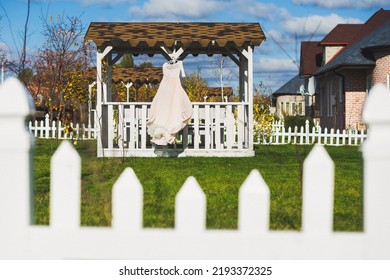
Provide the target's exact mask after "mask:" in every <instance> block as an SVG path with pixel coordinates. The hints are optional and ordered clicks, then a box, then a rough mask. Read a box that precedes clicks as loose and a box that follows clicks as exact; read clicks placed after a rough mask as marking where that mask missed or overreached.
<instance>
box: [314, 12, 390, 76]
mask: <svg viewBox="0 0 390 280" xmlns="http://www.w3.org/2000/svg"><path fill="white" fill-rule="evenodd" d="M389 47H390V20H388V21H386V22H385V23H384V24H383V25H382V26H380V27H379V28H378V29H376V30H374V31H372V32H371V33H369V34H368V35H366V36H365V37H363V38H362V39H361V40H360V41H358V42H356V43H355V44H353V45H351V46H350V47H349V48H347V49H346V50H345V51H343V52H342V53H341V54H339V55H338V56H336V57H335V58H334V59H333V60H331V61H330V62H328V63H327V64H325V65H324V66H323V67H322V68H321V69H320V70H319V71H317V72H316V73H315V75H319V74H321V73H324V72H327V71H330V70H333V69H335V68H338V67H342V66H360V67H367V66H368V67H369V66H372V65H374V64H375V61H374V60H373V59H372V58H371V57H370V55H367V52H369V50H372V49H375V48H389Z"/></svg>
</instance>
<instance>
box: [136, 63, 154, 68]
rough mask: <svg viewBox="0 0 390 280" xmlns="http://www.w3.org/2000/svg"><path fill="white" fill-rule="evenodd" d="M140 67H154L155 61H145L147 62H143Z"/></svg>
mask: <svg viewBox="0 0 390 280" xmlns="http://www.w3.org/2000/svg"><path fill="white" fill-rule="evenodd" d="M137 67H138V68H152V67H153V63H152V62H148V61H145V62H142V63H141V64H140V65H138V66H137Z"/></svg>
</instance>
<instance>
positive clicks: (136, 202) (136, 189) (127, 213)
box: [112, 167, 143, 231]
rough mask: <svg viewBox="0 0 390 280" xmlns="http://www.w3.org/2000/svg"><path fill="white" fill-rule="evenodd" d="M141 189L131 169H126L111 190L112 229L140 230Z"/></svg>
mask: <svg viewBox="0 0 390 280" xmlns="http://www.w3.org/2000/svg"><path fill="white" fill-rule="evenodd" d="M142 210H143V188H142V185H141V183H140V182H139V180H138V178H137V176H136V175H135V173H134V171H133V169H131V168H130V167H127V168H126V169H125V170H124V171H123V172H122V174H121V176H120V177H119V178H118V180H117V181H116V182H115V184H114V187H113V189H112V227H113V228H115V229H129V230H132V231H136V230H141V229H142V225H143V214H142V213H143V211H142Z"/></svg>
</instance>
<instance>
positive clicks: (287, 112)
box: [285, 102, 290, 116]
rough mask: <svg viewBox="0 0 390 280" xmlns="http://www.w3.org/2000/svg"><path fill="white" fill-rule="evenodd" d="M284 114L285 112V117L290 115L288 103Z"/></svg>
mask: <svg viewBox="0 0 390 280" xmlns="http://www.w3.org/2000/svg"><path fill="white" fill-rule="evenodd" d="M285 112H286V115H287V116H288V115H290V102H286V110H285Z"/></svg>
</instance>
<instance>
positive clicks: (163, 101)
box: [146, 61, 192, 145]
mask: <svg viewBox="0 0 390 280" xmlns="http://www.w3.org/2000/svg"><path fill="white" fill-rule="evenodd" d="M180 74H182V76H183V77H184V76H185V74H184V69H183V62H182V61H174V62H166V63H164V65H163V79H162V80H161V83H160V86H159V88H158V90H157V93H156V96H155V97H154V99H153V102H152V105H151V107H150V113H149V119H148V122H147V123H146V125H147V127H148V133H149V135H150V136H151V137H152V140H151V141H152V142H154V143H155V144H157V145H167V144H172V143H174V141H175V139H176V136H177V133H178V132H179V131H181V130H182V129H183V128H184V127H185V126H186V125H187V123H188V120H189V119H190V118H191V115H192V104H191V101H190V99H189V98H188V96H187V93H186V92H185V91H184V89H183V87H182V85H181V81H180Z"/></svg>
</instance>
